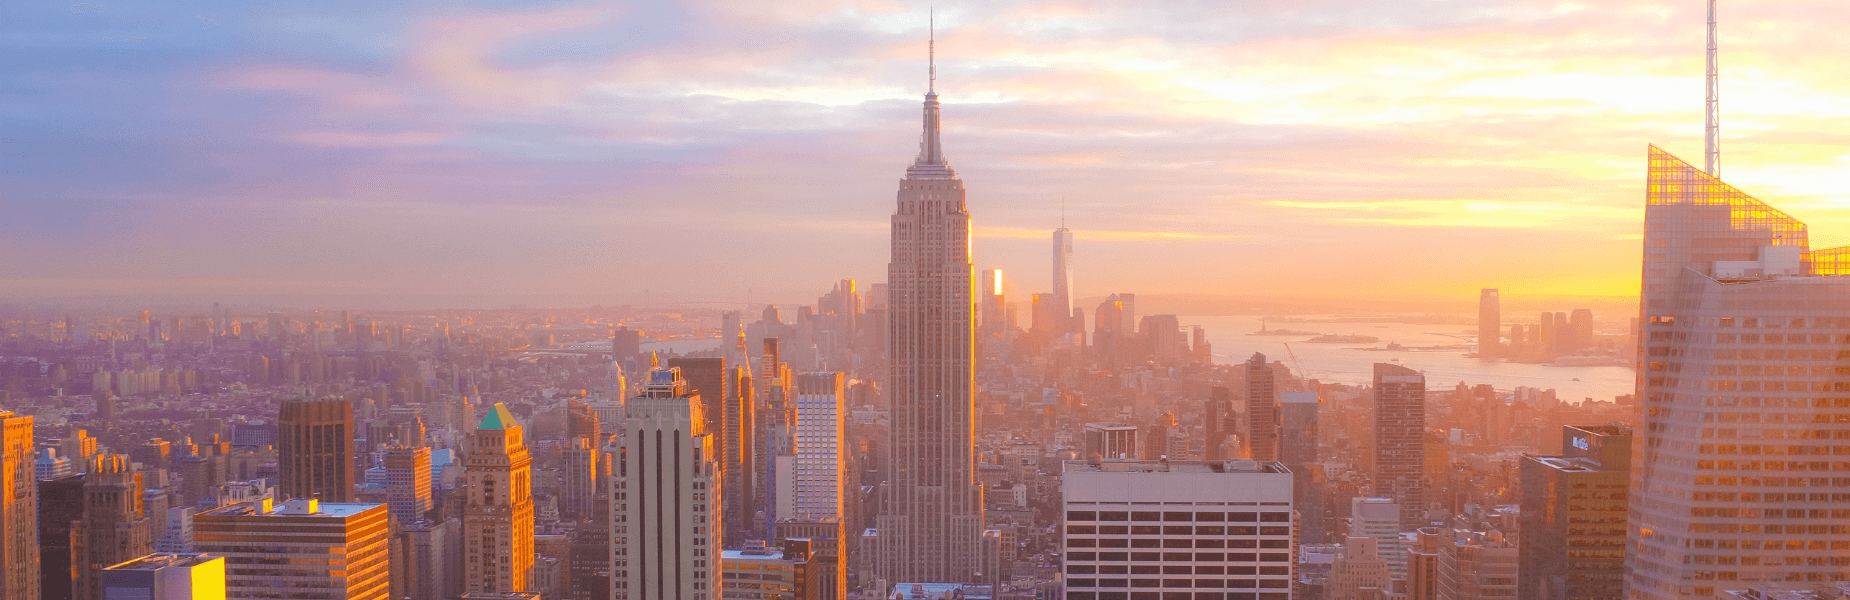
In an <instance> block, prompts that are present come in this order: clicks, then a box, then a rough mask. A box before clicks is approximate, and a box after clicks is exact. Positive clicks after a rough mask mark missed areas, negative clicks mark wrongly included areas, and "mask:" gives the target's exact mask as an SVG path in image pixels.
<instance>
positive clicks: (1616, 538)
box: [1516, 425, 1632, 600]
mask: <svg viewBox="0 0 1850 600" xmlns="http://www.w3.org/2000/svg"><path fill="white" fill-rule="evenodd" d="M1562 429H1563V431H1562V436H1561V437H1562V440H1561V455H1560V456H1526V457H1523V460H1522V513H1521V514H1522V527H1521V531H1522V536H1521V541H1520V546H1519V549H1520V554H1521V560H1522V564H1523V568H1522V571H1521V573H1520V574H1519V579H1518V581H1517V585H1516V589H1517V592H1518V594H1519V598H1520V600H1618V599H1619V598H1620V597H1622V596H1623V593H1622V591H1623V589H1624V583H1625V576H1624V574H1625V519H1626V505H1627V503H1626V493H1625V488H1626V486H1627V485H1629V484H1630V472H1631V462H1632V432H1631V430H1629V429H1626V428H1623V427H1617V426H1611V425H1607V426H1586V427H1573V426H1570V427H1564V428H1562Z"/></svg>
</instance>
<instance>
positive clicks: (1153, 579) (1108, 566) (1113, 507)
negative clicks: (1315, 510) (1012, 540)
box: [1061, 460, 1296, 600]
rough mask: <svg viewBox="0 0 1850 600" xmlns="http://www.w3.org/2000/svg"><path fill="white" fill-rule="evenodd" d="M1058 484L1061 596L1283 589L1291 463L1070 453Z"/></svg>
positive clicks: (1288, 575)
mask: <svg viewBox="0 0 1850 600" xmlns="http://www.w3.org/2000/svg"><path fill="white" fill-rule="evenodd" d="M1061 489H1062V490H1063V492H1064V496H1065V498H1066V530H1065V543H1064V549H1065V557H1066V568H1065V570H1066V598H1067V599H1068V600H1129V599H1130V598H1135V597H1141V596H1142V595H1143V594H1152V593H1153V594H1162V593H1163V591H1164V590H1165V589H1169V590H1171V592H1173V591H1174V590H1176V589H1189V590H1193V592H1194V593H1196V594H1201V593H1210V594H1226V596H1225V598H1228V599H1234V598H1239V599H1251V600H1290V598H1291V582H1292V567H1293V565H1294V564H1295V563H1296V561H1295V559H1294V557H1293V556H1292V548H1291V544H1292V540H1293V534H1292V530H1291V528H1292V519H1291V513H1292V506H1291V473H1290V472H1289V471H1287V470H1286V469H1285V468H1284V467H1283V466H1282V465H1280V464H1278V463H1276V462H1271V463H1255V462H1253V461H1240V460H1235V461H1100V462H1097V463H1091V462H1079V461H1072V462H1068V463H1066V473H1065V476H1064V477H1063V481H1062V483H1061ZM1197 597H1199V596H1197Z"/></svg>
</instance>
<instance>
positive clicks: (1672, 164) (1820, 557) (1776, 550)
mask: <svg viewBox="0 0 1850 600" xmlns="http://www.w3.org/2000/svg"><path fill="white" fill-rule="evenodd" d="M1644 248H1645V256H1644V288H1643V295H1642V298H1641V306H1642V313H1641V314H1640V316H1639V319H1638V322H1639V324H1640V327H1641V330H1640V331H1639V334H1638V342H1639V351H1638V357H1639V365H1638V367H1639V379H1638V382H1639V386H1638V398H1639V399H1640V400H1641V401H1642V403H1643V407H1642V409H1641V410H1642V414H1643V425H1642V427H1640V428H1639V429H1638V432H1639V437H1640V439H1638V440H1637V443H1636V446H1637V447H1638V448H1639V452H1638V460H1637V461H1636V462H1634V463H1633V464H1632V465H1631V469H1632V483H1631V488H1630V500H1631V505H1630V507H1631V508H1630V510H1631V512H1630V518H1629V523H1630V525H1629V530H1628V531H1629V537H1628V540H1627V547H1628V548H1630V549H1632V550H1633V551H1629V552H1627V555H1626V561H1627V564H1626V569H1625V572H1626V594H1627V597H1628V598H1633V599H1637V600H1662V599H1670V598H1713V597H1718V595H1719V594H1720V593H1722V591H1723V590H1724V586H1728V585H1733V584H1729V583H1726V582H1730V581H1741V582H1746V581H1756V580H1768V579H1782V578H1799V579H1804V580H1824V581H1844V580H1845V579H1846V577H1850V557H1845V556H1843V550H1844V549H1845V548H1847V547H1850V530H1846V529H1845V528H1844V527H1842V526H1841V525H1840V523H1841V522H1842V518H1843V517H1842V512H1843V509H1842V506H1843V502H1844V501H1845V499H1850V478H1846V477H1833V476H1828V475H1832V473H1828V472H1827V471H1841V470H1843V469H1844V468H1845V465H1846V463H1843V462H1840V461H1839V462H1834V461H1831V460H1827V457H1828V456H1837V455H1841V454H1843V453H1846V452H1850V446H1846V445H1844V444H1845V442H1844V441H1843V440H1844V439H1846V438H1850V418H1845V417H1844V415H1845V414H1846V413H1845V409H1846V407H1850V397H1846V396H1850V395H1847V394H1846V393H1845V392H1846V391H1850V371H1845V370H1844V369H1843V367H1842V366H1841V365H1842V364H1843V362H1842V359H1843V354H1842V351H1843V348H1844V346H1843V343H1844V340H1845V339H1847V337H1850V277H1846V276H1844V275H1846V274H1850V271H1845V270H1842V267H1844V266H1850V263H1845V262H1841V261H1842V260H1843V258H1845V257H1850V247H1846V248H1834V249H1829V250H1812V249H1811V248H1810V242H1809V238H1808V233H1807V229H1806V226H1805V224H1804V223H1802V222H1800V221H1798V220H1796V219H1793V218H1792V217H1790V216H1788V215H1786V214H1785V213H1783V212H1780V211H1779V210H1778V209H1776V208H1773V207H1772V206H1769V205H1767V204H1764V203H1762V202H1760V201H1759V200H1756V199H1754V198H1753V197H1751V196H1749V195H1747V194H1746V193H1744V192H1742V191H1741V190H1738V189H1736V188H1734V187H1732V186H1729V185H1727V184H1726V183H1723V182H1722V181H1720V180H1718V179H1716V178H1714V177H1711V176H1709V175H1708V174H1705V173H1704V172H1703V171H1701V170H1699V169H1696V168H1694V167H1692V166H1690V165H1689V164H1688V163H1685V162H1683V161H1682V160H1679V159H1677V158H1676V157H1674V156H1671V155H1670V154H1669V153H1667V152H1664V151H1663V150H1660V149H1658V148H1656V147H1652V148H1651V149H1650V166H1649V173H1648V177H1647V192H1646V206H1645V233H1644ZM1826 549H1828V550H1829V551H1830V552H1831V554H1830V555H1828V556H1827V555H1825V554H1823V553H1822V551H1824V550H1826Z"/></svg>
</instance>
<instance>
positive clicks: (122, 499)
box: [72, 454, 154, 600]
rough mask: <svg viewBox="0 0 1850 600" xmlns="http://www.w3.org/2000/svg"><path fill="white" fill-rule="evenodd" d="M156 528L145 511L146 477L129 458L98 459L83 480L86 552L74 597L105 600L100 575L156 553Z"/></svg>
mask: <svg viewBox="0 0 1850 600" xmlns="http://www.w3.org/2000/svg"><path fill="white" fill-rule="evenodd" d="M152 527H153V523H152V522H151V520H150V519H148V516H147V515H146V514H144V512H143V511H142V498H141V474H140V473H136V472H135V466H134V464H133V463H130V462H129V459H128V457H127V456H123V455H120V454H99V455H97V456H96V458H94V459H91V461H90V470H89V473H86V474H85V476H84V522H83V528H82V529H83V542H82V548H81V549H79V550H78V552H77V554H78V557H79V560H78V564H77V568H76V583H75V585H73V586H72V592H73V593H72V595H73V597H75V598H76V599H77V600H102V598H103V589H102V587H101V586H100V585H99V580H98V576H99V574H100V573H101V572H102V571H103V569H107V568H109V566H110V565H114V564H116V563H120V562H122V561H125V560H129V559H132V558H135V557H137V556H141V555H144V554H148V553H150V552H153V551H154V532H153V531H152V530H151V529H152Z"/></svg>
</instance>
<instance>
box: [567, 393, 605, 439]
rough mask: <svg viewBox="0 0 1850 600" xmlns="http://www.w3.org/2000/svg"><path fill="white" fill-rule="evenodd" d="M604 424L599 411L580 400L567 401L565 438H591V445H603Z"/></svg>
mask: <svg viewBox="0 0 1850 600" xmlns="http://www.w3.org/2000/svg"><path fill="white" fill-rule="evenodd" d="M602 428H603V425H602V423H600V422H599V421H598V416H597V411H596V410H593V409H592V408H591V405H590V404H586V403H584V402H583V401H580V400H566V401H565V439H566V440H572V439H577V438H584V439H588V440H591V447H593V448H596V447H598V446H601V445H603V441H604V434H603V429H602Z"/></svg>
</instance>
